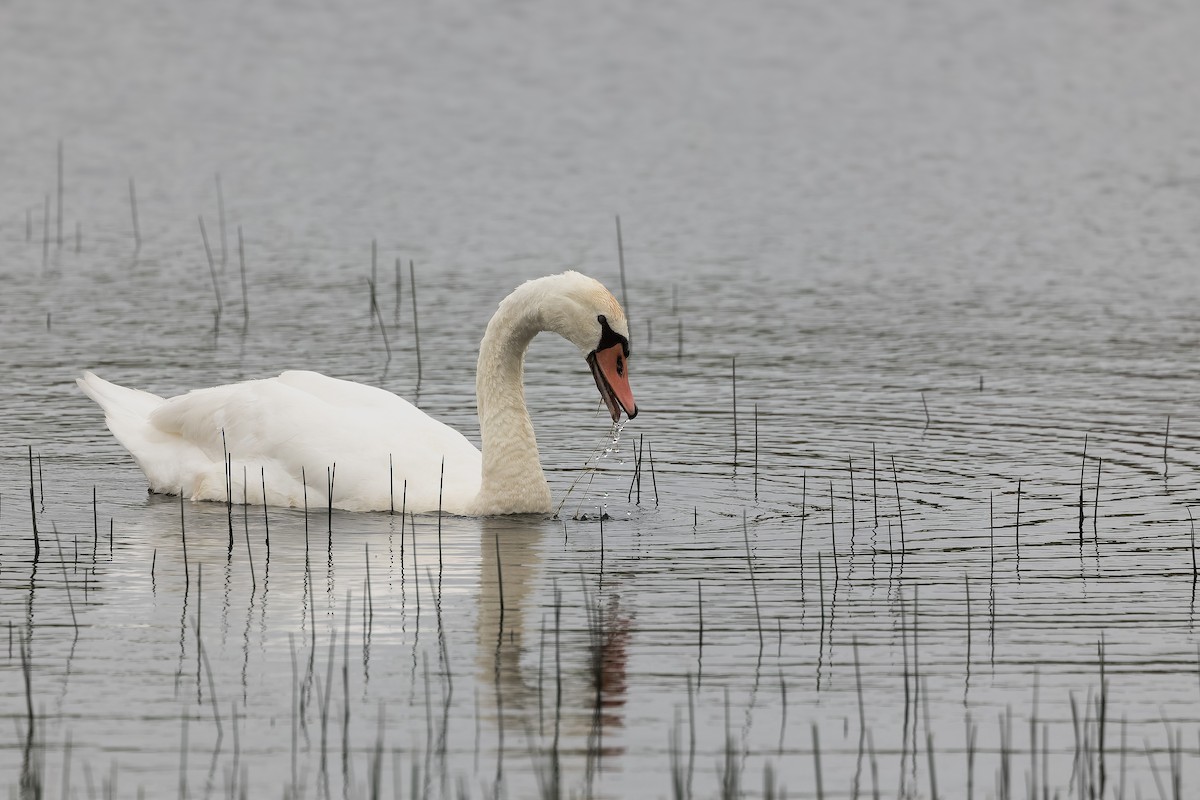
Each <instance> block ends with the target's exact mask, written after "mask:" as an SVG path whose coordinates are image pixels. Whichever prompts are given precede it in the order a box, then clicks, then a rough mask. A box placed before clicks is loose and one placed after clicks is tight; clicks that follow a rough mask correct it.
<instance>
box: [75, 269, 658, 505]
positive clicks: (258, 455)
mask: <svg viewBox="0 0 1200 800" xmlns="http://www.w3.org/2000/svg"><path fill="white" fill-rule="evenodd" d="M540 331H553V332H554V333H557V334H559V335H560V336H562V337H564V338H565V339H567V340H568V341H570V342H572V343H573V344H575V345H576V346H577V347H578V348H579V349H580V350H581V351H582V352H583V354H584V355H585V357H586V358H587V362H588V364H589V365H590V366H591V369H592V374H593V376H594V377H595V379H596V386H597V388H599V390H600V396H601V397H602V398H603V400H604V403H605V405H607V406H608V410H609V413H610V414H611V415H612V418H613V421H614V422H616V421H617V420H619V419H620V416H621V411H622V410H624V411H625V413H626V414H627V415H628V416H629V417H630V418H631V419H632V418H633V417H634V416H636V415H637V405H636V404H635V403H634V400H633V391H632V389H630V386H629V374H628V363H627V362H628V359H629V328H628V324H627V323H626V321H625V313H624V312H623V311H622V310H621V306H620V304H618V303H617V300H616V298H614V297H613V296H612V294H611V293H609V291H608V290H607V289H605V288H604V286H603V285H602V284H601V283H600V282H599V281H596V280H594V279H592V278H589V277H587V276H585V275H581V274H580V273H578V272H564V273H562V274H561V275H550V276H547V277H545V278H538V279H537V280H532V281H528V282H526V283H524V284H522V285H521V286H519V287H517V289H516V290H515V291H513V293H512V294H510V295H509V296H508V297H506V298H505V299H504V300H503V301H501V303H500V307H499V308H498V309H497V311H496V313H495V315H494V316H493V317H492V319H491V321H490V322H489V323H488V326H487V331H486V332H485V333H484V336H483V341H482V342H481V343H480V346H479V361H478V365H477V372H476V378H475V387H476V395H477V398H476V399H477V403H478V412H479V428H480V434H481V438H482V445H483V448H482V452H480V450H478V449H476V448H475V447H474V445H472V444H471V443H470V442H468V441H467V439H466V438H465V437H464V436H463V435H462V434H460V433H458V432H457V431H455V430H453V429H452V428H450V427H448V426H446V425H444V424H442V423H441V422H438V421H437V420H435V419H433V418H432V417H430V416H428V415H427V414H425V413H424V412H422V411H420V410H419V409H417V408H416V407H415V406H413V405H412V404H411V403H409V402H408V401H406V400H403V399H401V398H399V397H397V396H396V395H394V394H392V393H391V392H388V391H385V390H383V389H377V388H374V387H371V386H364V385H363V384H359V383H352V382H350V381H343V380H337V379H335V378H328V377H326V376H324V375H320V374H318V373H316V372H284V373H283V374H281V375H279V377H276V378H267V379H264V380H252V381H245V382H243V383H234V384H229V385H227V386H215V387H212V388H210V389H197V390H195V391H192V392H188V393H187V394H184V395H180V396H179V397H173V398H170V399H163V398H161V397H158V396H157V395H153V394H150V393H148V392H143V391H139V390H136V389H128V388H125V387H123V386H117V385H116V384H113V383H109V382H108V381H105V380H103V379H101V378H99V377H97V376H96V375H95V374H93V373H91V372H85V373H84V374H83V376H82V377H80V378H79V379H78V380H77V381H76V382H77V383H78V384H79V387H80V388H81V389H83V391H84V392H85V393H86V394H87V395H88V396H89V397H91V398H92V399H93V400H95V401H96V402H97V403H98V404H99V405H100V407H101V408H103V409H104V414H105V420H106V422H107V423H108V427H109V429H110V430H111V431H112V432H113V434H114V435H115V436H116V438H117V440H118V441H119V442H120V443H121V444H122V445H124V446H125V448H126V449H127V450H129V452H130V454H131V455H132V456H133V458H134V460H135V461H137V463H138V466H140V467H141V468H142V471H143V472H144V473H145V474H146V478H147V479H148V480H149V483H150V491H152V492H160V493H165V494H180V493H182V494H183V495H184V496H187V497H190V498H191V499H193V500H221V501H224V500H225V499H226V498H227V496H229V494H230V493H231V494H232V499H233V501H234V502H242V500H243V498H245V500H246V501H247V502H250V503H255V504H261V503H263V502H266V503H268V504H270V505H285V506H292V507H300V506H301V505H302V504H303V503H304V502H305V491H306V487H305V482H307V502H308V505H309V506H310V507H313V508H321V507H324V506H325V505H326V504H327V503H328V502H329V497H328V495H327V487H328V477H329V474H330V473H332V477H333V498H332V500H333V506H334V507H335V508H341V509H346V510H349V511H387V510H388V509H389V508H395V509H396V510H399V509H400V508H401V507H402V505H403V506H405V507H407V509H408V510H409V511H414V512H428V511H435V510H437V509H438V508H439V491H440V495H441V496H440V507H441V508H442V509H443V510H444V511H446V512H447V513H451V514H462V515H480V516H481V515H488V514H517V513H545V512H548V511H549V510H550V509H551V502H550V487H549V486H548V485H547V484H546V478H545V475H543V473H542V465H541V462H540V461H539V459H538V448H537V440H536V439H535V437H534V433H533V424H532V422H531V421H530V419H529V412H528V410H527V409H526V407H525V390H524V385H523V380H522V378H523V372H524V364H525V351H526V349H527V348H528V346H529V342H530V341H531V340H532V339H533V337H534V336H535V335H537V334H538V333H539V332H540ZM226 454H228V459H229V464H230V466H229V469H228V480H229V484H230V486H229V487H228V488H227V469H226V457H227V456H226ZM443 463H444V465H445V467H444V471H443ZM335 465H336V467H335ZM302 471H303V475H304V481H302V479H301V475H302ZM243 476H245V480H244V481H243ZM264 484H265V487H266V488H265V490H264V488H263V485H264Z"/></svg>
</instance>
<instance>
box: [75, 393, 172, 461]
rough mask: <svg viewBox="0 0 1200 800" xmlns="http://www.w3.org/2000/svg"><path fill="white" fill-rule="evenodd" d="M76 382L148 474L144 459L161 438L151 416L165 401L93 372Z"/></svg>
mask: <svg viewBox="0 0 1200 800" xmlns="http://www.w3.org/2000/svg"><path fill="white" fill-rule="evenodd" d="M75 383H77V384H78V385H79V388H80V389H82V390H83V392H84V394H86V395H87V396H88V397H90V398H92V399H93V400H95V401H96V404H97V405H99V406H100V408H102V409H104V421H105V422H107V423H108V429H109V430H110V431H112V432H113V436H115V437H117V441H119V442H120V443H121V444H122V445H124V446H125V449H126V450H128V451H129V453H130V454H131V455H132V456H133V457H134V459H135V460H136V461H137V462H138V464H139V465H140V466H141V467H142V470H143V471H146V467H147V464H146V463H144V461H145V458H146V456H147V455H148V453H149V452H150V451H152V450H153V448H154V446H155V445H156V444H159V443H160V440H161V439H162V434H161V432H159V431H157V430H156V429H155V428H154V426H153V425H152V424H151V422H150V415H151V414H152V413H153V412H154V410H155V409H157V408H158V407H159V406H161V405H162V404H163V403H165V402H166V401H165V400H163V398H161V397H159V396H158V395H156V394H150V393H149V392H143V391H141V390H139V389H128V388H126V387H124V386H118V385H117V384H115V383H109V382H108V381H106V380H104V379H103V378H101V377H99V376H98V375H96V374H95V373H92V372H84V373H83V375H81V376H80V377H79V378H76V380H75ZM147 476H149V473H148V472H147Z"/></svg>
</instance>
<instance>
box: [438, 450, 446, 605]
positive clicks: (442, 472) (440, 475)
mask: <svg viewBox="0 0 1200 800" xmlns="http://www.w3.org/2000/svg"><path fill="white" fill-rule="evenodd" d="M445 482H446V458H445V456H443V457H442V466H441V469H440V470H438V514H437V531H438V586H439V587H440V586H441V585H442V487H443V486H444V485H445ZM439 591H440V588H439Z"/></svg>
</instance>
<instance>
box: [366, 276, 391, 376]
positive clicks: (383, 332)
mask: <svg viewBox="0 0 1200 800" xmlns="http://www.w3.org/2000/svg"><path fill="white" fill-rule="evenodd" d="M367 283H368V284H369V285H370V287H371V315H372V316H373V317H375V319H376V321H377V322H378V323H379V335H380V336H381V337H382V338H383V349H384V352H386V353H387V360H385V361H384V362H383V369H384V372H387V368H388V365H390V364H391V363H392V346H391V344H389V343H388V335H387V328H386V327H384V324H383V314H382V313H380V311H379V305H378V304H377V303H376V302H375V281H374V280H369V281H367Z"/></svg>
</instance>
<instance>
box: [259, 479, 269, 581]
mask: <svg viewBox="0 0 1200 800" xmlns="http://www.w3.org/2000/svg"><path fill="white" fill-rule="evenodd" d="M259 474H260V476H261V478H262V493H263V533H264V534H265V536H266V539H267V564H268V568H269V565H270V562H271V520H270V518H269V517H268V516H267V468H266V467H259Z"/></svg>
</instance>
